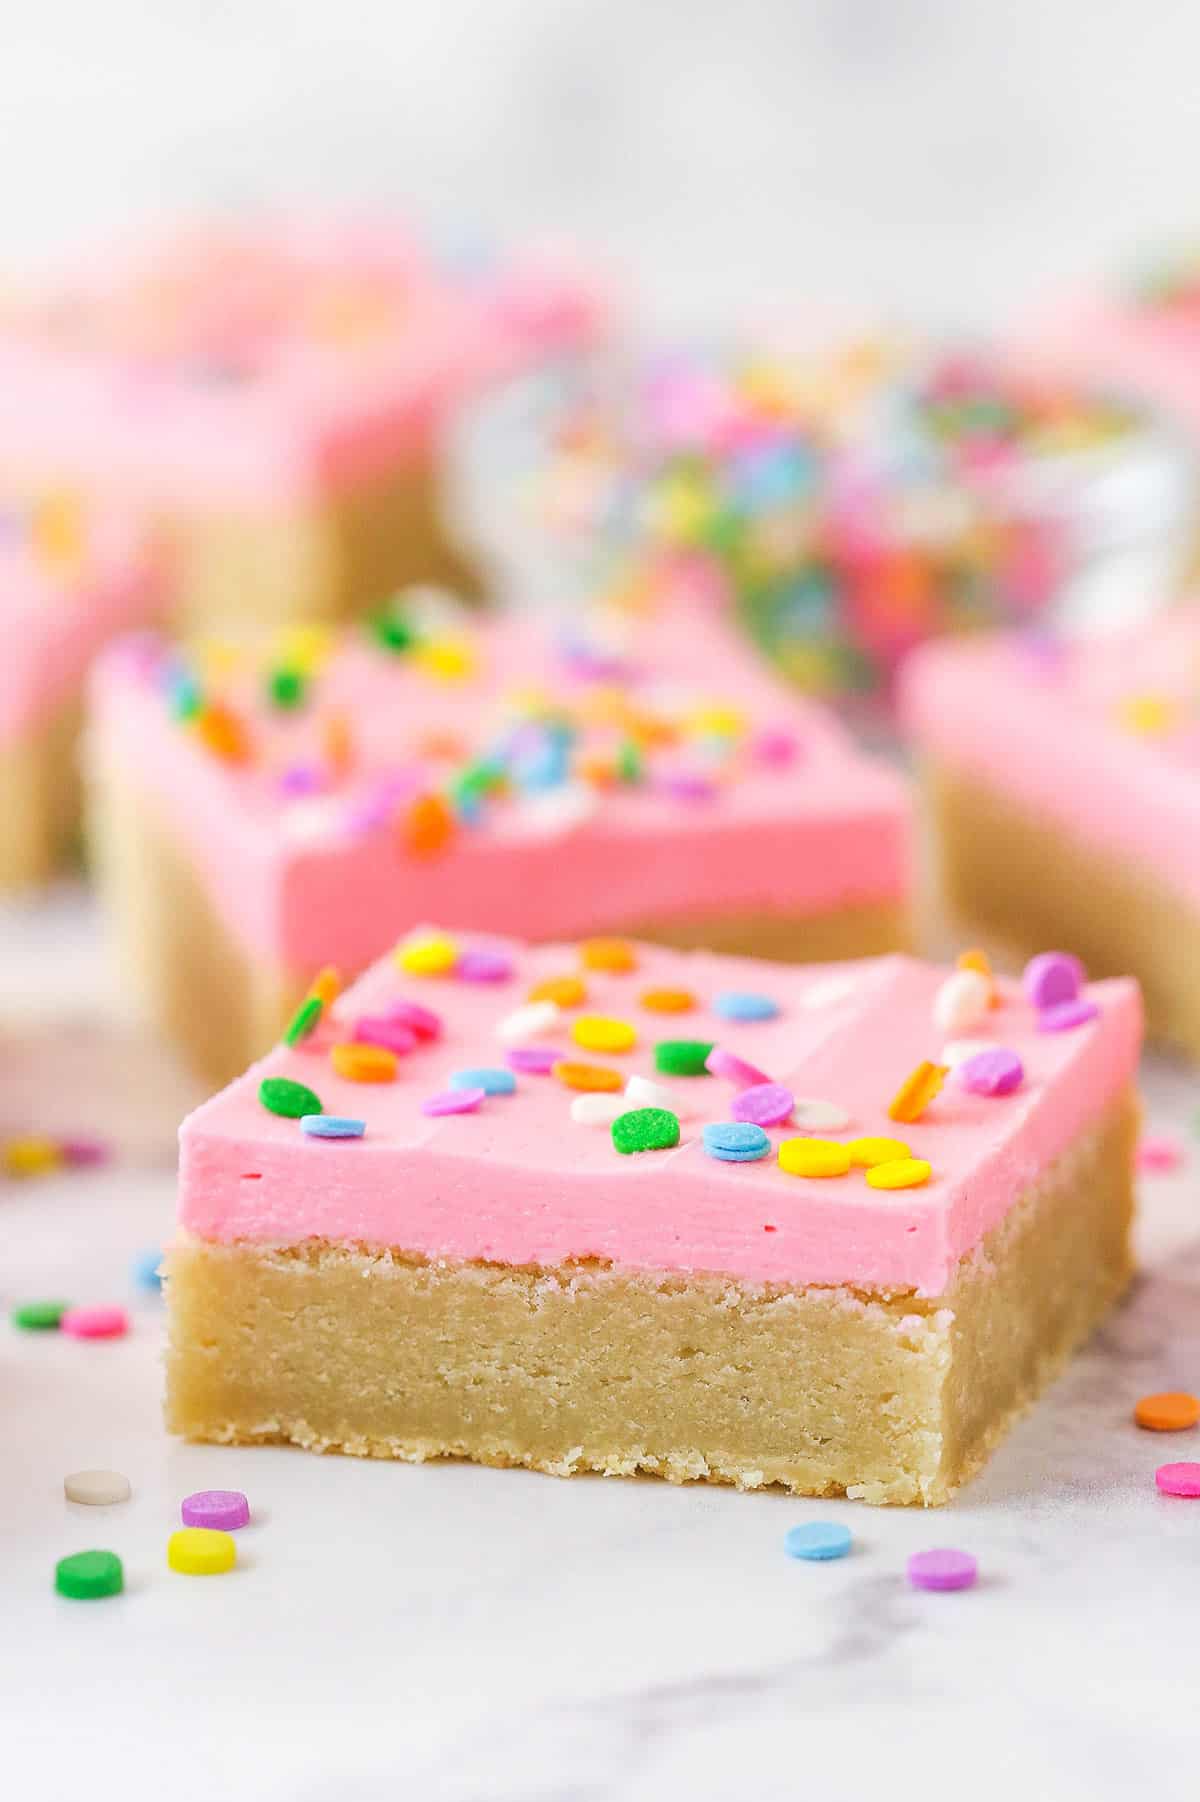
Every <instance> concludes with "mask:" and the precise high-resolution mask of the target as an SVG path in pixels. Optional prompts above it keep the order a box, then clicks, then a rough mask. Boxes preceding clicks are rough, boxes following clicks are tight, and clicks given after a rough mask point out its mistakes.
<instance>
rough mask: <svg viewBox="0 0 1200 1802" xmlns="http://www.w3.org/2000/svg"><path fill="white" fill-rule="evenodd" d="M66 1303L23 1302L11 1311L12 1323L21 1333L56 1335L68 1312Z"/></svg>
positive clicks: (68, 1303) (68, 1307) (68, 1306)
mask: <svg viewBox="0 0 1200 1802" xmlns="http://www.w3.org/2000/svg"><path fill="white" fill-rule="evenodd" d="M70 1306H71V1304H70V1302H67V1301H23V1302H21V1303H20V1305H19V1306H18V1307H15V1308H14V1309H13V1311H12V1317H11V1318H12V1323H13V1325H14V1326H15V1327H19V1328H20V1330H21V1331H22V1332H23V1333H56V1332H57V1331H58V1329H59V1327H60V1326H61V1324H62V1317H63V1315H64V1314H66V1313H67V1312H68V1311H69V1310H70Z"/></svg>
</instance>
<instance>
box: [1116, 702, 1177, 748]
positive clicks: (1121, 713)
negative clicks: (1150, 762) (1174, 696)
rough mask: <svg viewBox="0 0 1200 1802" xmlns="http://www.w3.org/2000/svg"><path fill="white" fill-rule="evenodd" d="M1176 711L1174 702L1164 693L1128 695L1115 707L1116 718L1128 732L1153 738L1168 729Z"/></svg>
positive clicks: (1173, 722)
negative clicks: (1139, 733)
mask: <svg viewBox="0 0 1200 1802" xmlns="http://www.w3.org/2000/svg"><path fill="white" fill-rule="evenodd" d="M1176 712H1177V709H1176V706H1175V703H1174V702H1173V701H1172V700H1170V699H1169V698H1168V697H1167V696H1166V695H1154V694H1148V695H1129V696H1128V697H1127V698H1126V699H1125V700H1123V701H1122V702H1121V704H1120V706H1119V707H1118V708H1117V718H1118V719H1119V721H1120V722H1121V724H1122V725H1123V726H1125V727H1127V728H1128V730H1129V731H1130V732H1141V733H1144V734H1145V735H1146V737H1148V738H1154V737H1157V736H1158V735H1159V734H1160V733H1163V732H1169V731H1170V729H1171V727H1172V726H1173V725H1174V724H1175V717H1176Z"/></svg>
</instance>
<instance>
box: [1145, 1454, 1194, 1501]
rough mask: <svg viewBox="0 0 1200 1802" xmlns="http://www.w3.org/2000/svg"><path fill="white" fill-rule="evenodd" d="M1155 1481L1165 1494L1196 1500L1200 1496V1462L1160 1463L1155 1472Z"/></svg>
mask: <svg viewBox="0 0 1200 1802" xmlns="http://www.w3.org/2000/svg"><path fill="white" fill-rule="evenodd" d="M1154 1481H1155V1482H1156V1483H1157V1485H1158V1487H1159V1490H1160V1492H1161V1493H1162V1494H1163V1495H1178V1496H1185V1497H1187V1499H1188V1500H1189V1501H1191V1500H1194V1499H1195V1498H1196V1497H1197V1496H1200V1464H1193V1463H1184V1464H1160V1465H1159V1467H1158V1469H1157V1470H1156V1471H1155V1473H1154Z"/></svg>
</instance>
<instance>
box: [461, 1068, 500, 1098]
mask: <svg viewBox="0 0 1200 1802" xmlns="http://www.w3.org/2000/svg"><path fill="white" fill-rule="evenodd" d="M447 1080H448V1081H449V1084H450V1087H451V1088H452V1089H482V1090H483V1092H484V1094H485V1095H515V1094H516V1092H517V1079H516V1077H515V1076H514V1075H513V1073H512V1071H511V1070H494V1069H490V1068H487V1067H485V1068H483V1069H471V1070H452V1071H451V1073H450V1076H449V1078H448V1079H447Z"/></svg>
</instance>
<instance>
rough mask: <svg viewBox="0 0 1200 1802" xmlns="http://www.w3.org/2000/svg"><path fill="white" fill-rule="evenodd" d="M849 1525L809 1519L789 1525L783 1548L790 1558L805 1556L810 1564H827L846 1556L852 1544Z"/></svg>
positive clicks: (833, 1521)
mask: <svg viewBox="0 0 1200 1802" xmlns="http://www.w3.org/2000/svg"><path fill="white" fill-rule="evenodd" d="M852 1543H853V1541H852V1539H851V1534H850V1529H849V1527H843V1526H842V1525H841V1524H840V1522H838V1521H835V1520H807V1521H804V1522H803V1524H802V1525H800V1526H798V1527H789V1529H788V1531H787V1533H786V1535H785V1536H784V1541H783V1549H784V1551H785V1552H786V1553H787V1555H788V1557H789V1558H803V1559H804V1560H805V1561H806V1562H807V1563H810V1564H825V1563H827V1562H828V1561H829V1560H830V1559H832V1558H844V1557H845V1556H846V1554H847V1553H848V1552H849V1550H850V1547H851V1544H852Z"/></svg>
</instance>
